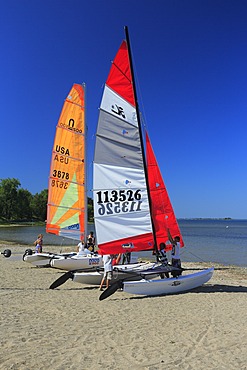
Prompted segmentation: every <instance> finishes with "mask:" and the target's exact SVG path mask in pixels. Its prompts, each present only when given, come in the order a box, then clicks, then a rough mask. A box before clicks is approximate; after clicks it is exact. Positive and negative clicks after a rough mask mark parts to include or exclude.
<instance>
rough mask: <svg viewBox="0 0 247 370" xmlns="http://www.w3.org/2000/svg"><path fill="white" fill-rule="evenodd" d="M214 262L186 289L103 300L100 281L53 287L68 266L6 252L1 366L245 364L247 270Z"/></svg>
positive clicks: (1, 282)
mask: <svg viewBox="0 0 247 370" xmlns="http://www.w3.org/2000/svg"><path fill="white" fill-rule="evenodd" d="M6 248H9V249H11V250H12V252H14V253H21V254H23V252H24V250H25V249H26V248H27V247H26V246H18V247H14V246H11V245H7V244H6V243H5V244H0V250H1V252H3V250H4V249H6ZM50 250H51V249H50ZM184 266H185V267H192V266H193V267H195V266H199V267H202V266H204V265H202V264H200V265H198V264H197V265H195V264H189V263H186V264H184ZM215 267H216V271H215V273H214V276H213V278H212V279H211V280H210V281H209V282H208V283H207V284H205V285H204V286H202V287H200V288H197V289H195V290H193V291H191V292H188V293H183V294H179V295H169V296H160V297H142V296H134V295H130V294H127V293H123V292H120V291H117V292H116V293H115V294H114V295H112V296H111V297H109V298H108V299H106V300H104V301H99V295H100V292H99V290H98V288H97V287H92V286H88V285H81V284H76V283H73V282H72V281H71V280H69V281H67V282H66V283H65V284H63V285H62V286H61V287H60V288H59V289H56V290H50V289H48V288H49V286H50V284H51V283H52V282H53V281H54V280H56V279H57V278H58V277H59V276H61V274H62V273H64V272H62V271H60V270H54V269H50V268H37V267H32V266H31V265H30V264H28V263H26V262H23V261H22V260H21V258H20V254H19V255H18V254H13V255H12V257H11V258H9V259H7V258H5V257H4V256H2V255H1V256H0V274H1V275H0V287H1V288H0V293H1V331H0V341H1V351H0V369H4V370H6V369H18V370H21V369H23V370H24V369H25V370H33V369H35V370H37V369H48V368H49V369H52V370H53V369H59V370H67V369H74V370H80V369H121V370H122V369H126V368H131V369H132V370H135V369H149V370H155V369H166V370H170V369H182V370H185V369H188V370H194V369H195V370H200V369H207V370H208V369H215V370H216V369H217V370H218V369H234V370H235V369H241V370H243V369H247V350H246V348H247V329H246V318H247V317H246V316H247V308H246V307H247V294H246V293H247V269H245V268H237V267H234V266H228V267H227V266H220V265H216V266H215Z"/></svg>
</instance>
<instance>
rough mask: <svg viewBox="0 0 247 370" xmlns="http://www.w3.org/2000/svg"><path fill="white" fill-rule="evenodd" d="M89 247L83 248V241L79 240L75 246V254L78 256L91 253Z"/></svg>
mask: <svg viewBox="0 0 247 370" xmlns="http://www.w3.org/2000/svg"><path fill="white" fill-rule="evenodd" d="M91 253H92V252H90V250H89V249H87V248H85V245H84V242H82V241H81V242H80V243H79V244H78V246H77V255H78V256H86V255H87V254H91Z"/></svg>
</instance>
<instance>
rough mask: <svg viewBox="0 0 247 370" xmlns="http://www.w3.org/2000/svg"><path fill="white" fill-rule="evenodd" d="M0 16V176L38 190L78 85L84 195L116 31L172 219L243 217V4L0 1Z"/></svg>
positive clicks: (246, 44)
mask: <svg viewBox="0 0 247 370" xmlns="http://www.w3.org/2000/svg"><path fill="white" fill-rule="evenodd" d="M0 14H1V15H0V17H1V19H0V47H1V64H0V65H1V68H0V81H1V89H0V117H1V141H0V143H1V147H0V150H1V167H0V169H1V170H0V178H3V179H4V178H8V177H10V178H13V177H14V178H18V179H19V181H20V182H21V187H23V188H25V189H28V190H29V191H30V192H31V193H33V194H35V193H36V192H40V191H41V190H43V189H45V188H47V187H48V173H49V167H50V158H51V149H52V145H53V140H54V134H55V127H56V124H57V120H58V117H59V115H60V111H61V108H62V105H63V101H64V99H65V97H66V95H67V93H68V92H69V90H70V88H71V86H72V84H73V83H82V82H85V83H86V85H87V124H88V157H89V158H88V163H89V168H88V176H89V180H90V181H89V185H90V186H92V182H91V178H92V160H93V150H94V139H95V138H94V134H95V131H96V126H97V120H98V107H99V104H100V100H101V96H102V87H103V84H104V82H105V80H106V77H107V75H108V72H109V69H110V62H111V60H112V59H113V58H114V56H115V54H116V52H117V50H118V48H119V46H120V43H121V41H122V39H123V38H124V26H125V25H127V26H128V28H129V34H130V39H131V46H132V53H133V59H134V67H135V72H136V80H137V84H138V92H139V104H140V107H141V110H142V112H143V113H144V116H145V120H146V124H147V127H148V131H149V136H150V138H151V141H152V144H153V147H154V150H155V152H156V157H157V159H158V161H159V164H160V168H161V171H162V173H163V177H164V181H165V183H166V186H167V189H168V192H169V195H170V198H171V201H172V203H173V206H174V209H175V213H176V215H177V217H179V218H183V217H233V218H247V213H246V208H247V190H246V189H247V171H246V168H247V165H246V159H247V144H246V139H247V129H246V120H247V67H246V66H247V21H246V20H247V2H246V1H245V0H243V1H242V0H169V1H168V0H134V1H133V0H90V1H88V0H70V1H64V0H42V1H41V0H22V1H20V0H9V1H3V0H0ZM89 195H90V193H89Z"/></svg>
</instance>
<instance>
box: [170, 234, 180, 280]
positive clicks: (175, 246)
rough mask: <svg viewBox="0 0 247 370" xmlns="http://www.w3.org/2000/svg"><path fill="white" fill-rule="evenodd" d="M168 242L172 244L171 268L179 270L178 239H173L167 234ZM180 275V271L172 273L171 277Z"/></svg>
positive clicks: (177, 237)
mask: <svg viewBox="0 0 247 370" xmlns="http://www.w3.org/2000/svg"><path fill="white" fill-rule="evenodd" d="M169 240H170V242H171V243H172V266H173V267H176V268H178V269H181V260H180V237H179V236H175V238H174V239H173V238H172V236H171V234H170V233H169ZM181 274H182V271H172V276H173V277H176V276H179V275H181Z"/></svg>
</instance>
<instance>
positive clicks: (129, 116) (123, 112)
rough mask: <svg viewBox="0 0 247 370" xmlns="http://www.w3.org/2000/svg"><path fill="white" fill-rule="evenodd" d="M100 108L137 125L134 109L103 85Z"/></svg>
mask: <svg viewBox="0 0 247 370" xmlns="http://www.w3.org/2000/svg"><path fill="white" fill-rule="evenodd" d="M100 109H102V110H104V111H106V112H109V113H110V114H112V115H114V116H116V117H118V118H121V119H123V120H124V121H126V122H128V123H130V124H132V125H133V126H135V127H137V125H138V124H137V115H136V109H135V107H133V105H131V104H130V103H128V102H127V101H126V100H124V99H123V98H121V96H119V95H118V94H117V93H115V92H114V91H113V90H111V89H110V88H109V87H108V86H106V85H105V88H104V93H103V97H102V101H101V105H100Z"/></svg>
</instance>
